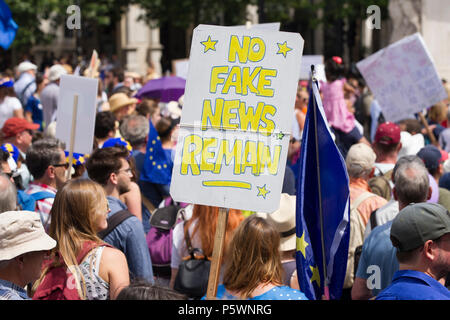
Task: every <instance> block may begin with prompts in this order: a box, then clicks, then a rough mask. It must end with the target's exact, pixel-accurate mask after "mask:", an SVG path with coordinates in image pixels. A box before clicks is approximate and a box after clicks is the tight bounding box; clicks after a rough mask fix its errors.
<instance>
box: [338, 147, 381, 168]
mask: <svg viewBox="0 0 450 320" xmlns="http://www.w3.org/2000/svg"><path fill="white" fill-rule="evenodd" d="M376 158H377V156H376V154H375V152H374V151H373V150H372V148H371V147H369V146H368V145H367V144H365V143H356V144H354V145H352V146H351V148H350V149H349V150H348V152H347V157H346V158H345V164H346V166H347V169H351V168H352V167H356V166H357V167H359V168H360V169H361V170H371V169H372V168H373V166H374V164H375V160H376Z"/></svg>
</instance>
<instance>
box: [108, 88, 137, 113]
mask: <svg viewBox="0 0 450 320" xmlns="http://www.w3.org/2000/svg"><path fill="white" fill-rule="evenodd" d="M108 102H109V107H110V110H111V112H114V111H117V110H119V109H120V108H122V107H125V106H127V105H129V104H133V103H137V102H138V99H136V98H130V97H128V96H127V95H126V94H125V93H123V92H118V93H114V94H113V95H112V96H111V97H110V98H109V100H108Z"/></svg>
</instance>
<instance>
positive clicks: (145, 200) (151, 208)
mask: <svg viewBox="0 0 450 320" xmlns="http://www.w3.org/2000/svg"><path fill="white" fill-rule="evenodd" d="M141 200H142V203H143V204H144V206H145V207H146V208H147V210H148V212H150V213H153V211H155V206H154V205H153V204H152V203H151V202H150V200H149V199H148V198H147V197H146V196H144V195H143V194H142V192H141Z"/></svg>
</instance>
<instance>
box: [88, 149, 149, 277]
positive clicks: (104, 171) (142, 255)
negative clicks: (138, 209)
mask: <svg viewBox="0 0 450 320" xmlns="http://www.w3.org/2000/svg"><path fill="white" fill-rule="evenodd" d="M129 156H130V154H129V151H128V150H127V149H126V148H124V147H108V148H102V149H97V150H95V151H94V152H93V153H92V154H91V156H90V157H89V159H88V161H87V163H86V168H87V171H88V175H89V178H91V179H92V180H94V181H96V182H98V183H99V184H101V185H102V186H103V189H104V190H105V193H106V195H107V199H108V204H109V208H110V210H111V211H110V212H109V214H108V218H110V217H112V216H113V215H115V214H116V213H118V212H119V211H122V210H126V209H127V206H126V205H125V203H123V202H122V201H120V200H119V196H120V195H121V194H123V193H125V192H128V191H129V186H130V182H131V180H130V179H131V177H132V172H131V168H130V165H129V163H128V161H127V159H128V157H129ZM103 240H104V241H106V242H107V243H109V244H111V245H113V246H114V247H116V248H117V249H119V250H121V251H122V252H123V253H124V254H125V256H126V258H127V262H128V268H129V270H130V278H140V279H145V280H147V281H149V282H150V283H153V270H152V262H151V258H150V253H149V250H148V246H147V241H146V238H145V233H144V229H143V226H142V223H141V221H140V220H139V219H138V218H137V217H136V216H131V217H129V218H127V219H125V220H123V221H122V222H121V223H120V224H118V225H117V226H116V227H115V228H114V229H113V230H112V231H111V232H110V233H109V234H108V235H106V236H105V238H104V239H103Z"/></svg>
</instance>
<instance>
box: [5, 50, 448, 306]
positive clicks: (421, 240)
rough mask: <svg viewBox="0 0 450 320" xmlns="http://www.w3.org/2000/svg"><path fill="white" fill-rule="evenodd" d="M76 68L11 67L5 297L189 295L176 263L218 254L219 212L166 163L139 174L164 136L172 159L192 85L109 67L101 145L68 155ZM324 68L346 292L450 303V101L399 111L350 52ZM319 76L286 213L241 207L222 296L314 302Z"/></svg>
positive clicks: (230, 232)
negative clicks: (313, 158) (307, 233)
mask: <svg viewBox="0 0 450 320" xmlns="http://www.w3.org/2000/svg"><path fill="white" fill-rule="evenodd" d="M73 70H77V72H78V74H80V75H82V74H83V72H84V71H85V70H83V68H77V66H71V65H69V64H68V63H67V62H65V63H64V62H61V61H59V62H56V63H54V64H53V65H52V66H50V67H47V68H45V69H43V68H38V67H37V66H36V65H35V64H33V63H32V62H30V61H24V62H21V63H20V64H19V65H18V66H16V67H15V68H12V69H11V70H5V71H3V72H1V74H0V129H1V140H0V145H1V148H0V164H1V166H0V300H2V299H6V300H8V299H11V300H15V299H36V300H43V299H86V300H105V299H118V300H121V299H122V300H127V299H128V300H129V299H144V300H145V299H190V298H191V297H189V295H186V294H183V293H180V292H177V291H176V290H175V289H174V284H175V282H176V279H177V275H178V270H179V267H180V264H181V263H182V262H183V261H184V260H186V259H187V258H188V257H189V256H190V252H189V251H190V248H191V247H192V246H193V247H195V248H198V249H200V250H199V251H200V252H201V255H202V257H206V258H207V259H211V258H212V254H213V247H214V236H215V233H216V228H217V224H218V216H219V208H217V207H211V206H204V205H200V204H192V203H176V202H175V201H173V199H171V197H170V193H169V187H170V179H167V174H166V176H161V177H158V176H156V175H155V176H153V173H152V175H151V177H148V175H146V178H145V179H143V178H142V177H143V175H142V173H143V172H145V170H146V167H145V166H146V161H148V159H146V158H147V156H146V154H147V152H148V150H147V149H148V147H147V144H148V141H149V139H153V138H154V137H157V140H159V142H158V144H159V146H160V148H159V149H158V150H159V151H157V152H159V154H155V155H154V156H155V157H160V158H161V159H164V161H165V162H164V168H166V165H167V168H171V167H172V164H173V161H174V155H175V148H176V142H177V134H178V131H177V130H178V124H179V121H180V116H181V112H182V108H183V97H181V98H180V99H179V100H178V101H171V102H170V103H162V102H160V101H159V100H157V99H151V98H143V99H137V98H135V94H136V92H137V91H138V90H139V89H140V88H141V87H142V85H143V84H145V81H147V80H148V79H151V78H154V77H158V75H154V74H148V75H147V77H146V78H144V77H143V76H141V75H138V74H134V73H131V72H126V71H124V70H122V69H121V68H120V67H119V66H116V65H107V66H101V68H100V70H99V71H100V72H99V74H98V75H97V76H98V81H99V82H98V83H99V85H98V97H97V98H98V100H97V101H98V102H97V106H96V108H97V113H96V118H95V131H94V136H95V139H94V141H93V151H92V153H91V154H88V155H87V154H74V155H73V163H72V165H70V164H69V162H68V161H69V159H68V158H69V156H68V149H67V146H66V145H65V144H64V143H62V142H61V141H59V140H58V139H57V138H55V128H56V124H57V121H58V119H57V118H56V110H57V107H58V95H59V80H60V77H61V76H62V75H64V74H73V73H75V71H73ZM325 71H326V78H327V81H322V82H321V83H320V92H321V96H322V101H323V107H324V111H325V114H326V117H327V120H328V123H329V126H330V129H331V131H332V133H333V137H334V139H335V143H336V145H337V147H338V148H339V150H340V152H341V154H342V157H343V159H344V160H345V164H346V168H347V173H348V176H349V181H350V184H349V189H350V205H351V210H350V226H351V229H350V242H349V250H348V261H347V272H346V276H345V281H344V284H343V293H342V299H355V300H356V299H374V298H375V299H450V293H449V291H448V288H449V277H448V273H449V271H450V259H449V255H450V242H449V238H450V213H449V210H450V159H449V156H448V152H449V151H450V108H449V106H450V105H449V102H450V98H449V99H446V100H444V101H441V102H439V103H437V104H436V105H434V106H430V108H428V109H427V110H424V116H425V117H426V118H425V119H426V121H427V122H426V123H423V122H421V118H419V117H418V116H417V115H413V116H412V117H410V118H408V119H404V120H402V121H400V122H399V123H392V122H387V121H385V120H384V117H383V114H382V112H381V111H380V109H379V106H378V105H377V102H376V99H375V98H374V97H373V95H372V94H371V92H370V90H369V88H368V87H367V86H366V85H365V83H364V80H363V79H362V78H361V77H360V76H358V75H357V74H354V73H347V74H345V73H344V71H345V68H344V65H343V62H342V59H341V58H340V57H333V58H331V59H329V60H328V61H327V62H326V65H325ZM443 85H444V86H446V89H447V93H448V94H449V95H450V89H449V87H448V84H447V83H446V82H445V81H444V80H443ZM309 86H310V83H309V82H308V81H299V83H298V91H297V95H296V99H295V106H292V108H293V111H294V114H293V117H292V120H293V127H292V135H291V139H290V143H289V151H288V160H287V164H286V171H285V175H284V181H283V189H282V195H281V200H280V207H279V209H278V210H277V211H275V212H273V213H264V212H243V211H240V210H230V211H229V213H228V219H227V226H226V230H225V243H224V255H223V257H222V260H221V261H220V264H221V269H220V270H221V273H220V279H219V280H220V281H219V286H218V288H217V296H216V298H217V299H251V300H277V299H282V300H290V299H292V300H306V299H307V298H306V296H305V295H304V294H303V292H302V288H300V287H299V282H298V280H297V272H296V262H295V254H296V235H295V219H296V218H295V214H296V213H295V211H296V186H297V181H298V178H299V177H298V176H299V169H298V165H299V156H300V151H301V146H302V141H301V140H302V131H303V128H304V125H305V118H306V113H307V112H308V108H309V107H310V106H309V105H308V101H309V92H308V89H309ZM286 107H291V106H286ZM155 152H156V151H155ZM151 157H153V155H152V156H151ZM150 160H151V159H150ZM69 170H70V172H68V171H69ZM168 170H169V169H168ZM166 173H167V172H166ZM169 177H170V172H169ZM187 187H189V186H187ZM169 206H175V208H176V210H177V217H176V219H177V221H176V222H177V223H175V224H174V227H173V228H172V229H171V231H170V238H168V239H170V249H169V252H170V257H171V258H170V261H169V263H168V264H167V265H166V266H165V267H162V268H161V267H160V266H159V265H156V264H153V263H152V258H153V259H155V257H154V256H153V257H152V250H150V249H155V248H150V246H151V245H152V243H151V241H149V239H150V238H149V236H150V229H151V228H153V227H154V226H153V224H152V223H151V218H152V215H153V214H154V213H155V212H156V211H157V210H158V209H161V208H164V207H169ZM187 239H189V244H188V243H187V241H186V240H187ZM374 268H377V269H376V270H375V271H376V272H375V273H374ZM446 281H447V282H446Z"/></svg>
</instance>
